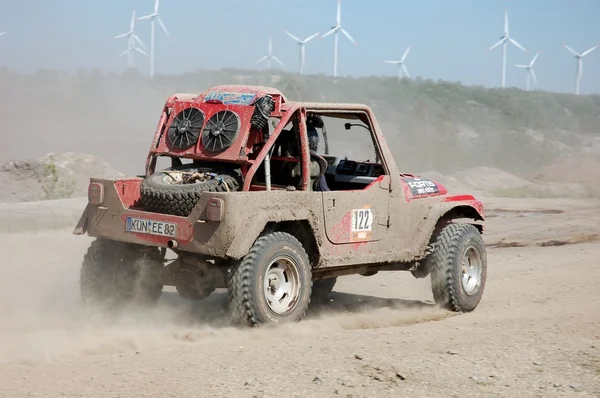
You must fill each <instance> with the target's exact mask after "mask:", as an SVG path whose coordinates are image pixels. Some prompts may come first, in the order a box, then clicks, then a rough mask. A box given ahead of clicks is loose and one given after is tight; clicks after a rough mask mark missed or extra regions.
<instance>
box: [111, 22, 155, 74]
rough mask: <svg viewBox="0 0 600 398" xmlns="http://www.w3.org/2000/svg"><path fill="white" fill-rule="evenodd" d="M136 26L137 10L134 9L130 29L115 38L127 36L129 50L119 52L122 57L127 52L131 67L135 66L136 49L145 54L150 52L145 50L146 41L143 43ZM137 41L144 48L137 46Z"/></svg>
mask: <svg viewBox="0 0 600 398" xmlns="http://www.w3.org/2000/svg"><path fill="white" fill-rule="evenodd" d="M134 28H135V10H133V14H132V15H131V23H130V24H129V31H128V32H126V33H122V34H120V35H117V36H115V39H120V38H121V37H127V50H125V51H123V52H122V53H121V54H119V57H122V56H123V55H125V54H127V65H128V66H129V67H130V68H133V52H134V51H137V52H139V53H141V54H144V55H148V53H146V52H145V51H144V50H145V49H146V46H144V43H142V41H141V40H140V38H139V37H138V35H136V34H135V32H134ZM135 42H138V43H139V44H140V46H142V48H143V49H144V50H142V49H140V48H139V47H137V46H136V45H135Z"/></svg>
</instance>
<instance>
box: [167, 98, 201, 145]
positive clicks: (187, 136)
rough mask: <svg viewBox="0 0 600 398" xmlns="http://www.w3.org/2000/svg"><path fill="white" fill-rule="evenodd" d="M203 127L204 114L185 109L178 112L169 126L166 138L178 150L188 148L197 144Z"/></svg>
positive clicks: (196, 110) (195, 110) (194, 109)
mask: <svg viewBox="0 0 600 398" xmlns="http://www.w3.org/2000/svg"><path fill="white" fill-rule="evenodd" d="M203 125H204V113H203V112H202V111H201V110H200V109H198V108H186V109H184V110H182V111H181V112H179V113H178V114H177V115H176V116H175V118H174V119H173V122H172V123H171V126H170V127H169V132H168V134H167V137H168V138H169V143H170V144H171V145H172V146H173V147H174V148H178V149H185V148H189V147H191V146H192V145H194V144H196V143H197V142H198V137H200V131H201V130H202V126H203Z"/></svg>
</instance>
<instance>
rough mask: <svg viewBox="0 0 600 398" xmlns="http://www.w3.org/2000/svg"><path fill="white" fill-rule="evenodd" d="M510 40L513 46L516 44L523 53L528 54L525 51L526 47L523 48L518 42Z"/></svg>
mask: <svg viewBox="0 0 600 398" xmlns="http://www.w3.org/2000/svg"><path fill="white" fill-rule="evenodd" d="M508 40H509V41H510V42H511V43H512V44H514V45H515V46H517V47H518V48H520V49H521V50H523V51H525V52H527V50H525V47H523V46H522V45H520V44H519V43H517V41H516V40H514V39H512V38H510V39H508Z"/></svg>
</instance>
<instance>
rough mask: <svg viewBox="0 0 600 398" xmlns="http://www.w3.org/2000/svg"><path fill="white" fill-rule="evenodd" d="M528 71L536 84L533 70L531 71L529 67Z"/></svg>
mask: <svg viewBox="0 0 600 398" xmlns="http://www.w3.org/2000/svg"><path fill="white" fill-rule="evenodd" d="M529 72H530V73H531V77H533V81H534V82H535V84H537V77H536V76H535V72H534V71H533V69H529Z"/></svg>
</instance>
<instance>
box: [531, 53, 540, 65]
mask: <svg viewBox="0 0 600 398" xmlns="http://www.w3.org/2000/svg"><path fill="white" fill-rule="evenodd" d="M538 55H540V53H539V52H537V53H535V56H534V57H533V59H532V60H531V63H530V64H529V66H533V64H534V63H535V60H536V59H537V57H538Z"/></svg>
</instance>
